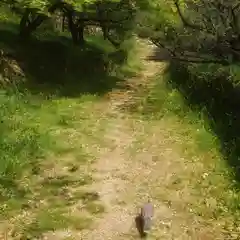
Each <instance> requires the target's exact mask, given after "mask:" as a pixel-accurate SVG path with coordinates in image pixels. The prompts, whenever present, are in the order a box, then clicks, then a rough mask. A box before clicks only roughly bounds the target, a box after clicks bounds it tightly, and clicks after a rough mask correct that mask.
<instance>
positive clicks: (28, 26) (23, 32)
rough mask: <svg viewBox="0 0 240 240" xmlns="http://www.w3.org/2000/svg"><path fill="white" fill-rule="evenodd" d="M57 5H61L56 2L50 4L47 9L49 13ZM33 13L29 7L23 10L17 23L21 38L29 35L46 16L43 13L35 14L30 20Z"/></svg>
mask: <svg viewBox="0 0 240 240" xmlns="http://www.w3.org/2000/svg"><path fill="white" fill-rule="evenodd" d="M58 7H61V3H56V4H53V5H52V6H50V8H49V9H48V12H49V13H53V12H54V11H55V10H56V9H57V8H58ZM32 14H33V13H32V12H31V10H30V9H26V11H25V12H24V14H23V16H22V19H21V21H20V25H19V28H20V29H19V36H20V37H21V38H22V39H27V38H29V37H30V36H31V33H32V32H33V31H35V30H36V29H37V28H38V27H39V26H40V25H41V24H42V22H43V21H44V20H45V19H47V16H45V15H43V14H37V15H36V16H35V17H34V18H33V19H31V20H30V16H31V15H32Z"/></svg>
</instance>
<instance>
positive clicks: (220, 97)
mask: <svg viewBox="0 0 240 240" xmlns="http://www.w3.org/2000/svg"><path fill="white" fill-rule="evenodd" d="M234 67H235V73H238V70H237V68H236V66H234ZM230 70H232V66H230V67H226V68H224V67H222V66H218V65H207V64H205V65H201V66H200V65H185V64H179V63H176V62H170V64H169V65H168V66H167V67H166V70H165V73H164V75H162V73H161V74H160V75H159V76H158V77H157V78H156V80H155V84H153V85H152V87H150V88H149V89H148V90H146V89H145V91H143V93H142V96H141V98H140V100H139V101H138V102H137V103H136V104H135V105H134V106H130V111H131V112H133V113H134V114H136V113H137V114H139V113H140V114H141V117H142V118H143V119H144V120H145V121H147V122H148V124H149V125H150V124H151V122H153V123H154V124H155V123H156V122H157V121H164V122H168V123H169V124H166V127H169V128H171V132H172V134H173V136H172V138H173V142H174V144H176V145H180V149H181V151H182V155H183V156H184V158H186V159H187V160H186V161H187V162H186V163H185V164H186V169H188V171H187V173H186V175H185V176H178V177H177V178H178V179H179V183H180V182H181V181H183V179H187V186H188V189H191V194H192V196H194V197H196V201H195V202H194V201H193V200H189V199H187V200H186V201H187V202H188V207H189V209H188V210H189V211H190V212H191V213H193V214H194V215H195V216H200V217H202V218H203V219H204V221H205V222H204V224H205V225H206V226H208V225H209V226H212V227H214V226H217V225H218V224H219V226H221V232H222V234H224V236H225V237H226V238H229V237H230V238H233V239H236V238H237V237H238V236H239V231H240V230H239V221H240V211H239V210H240V209H239V202H240V195H239V150H238V149H239V143H238V141H239V124H238V122H239V121H238V120H239V111H238V106H239V100H238V99H239V96H238V85H237V84H236V81H238V75H237V74H233V71H230ZM136 111H137V112H136ZM137 117H139V115H137ZM172 123H174V124H172ZM174 129H175V130H174ZM169 131H170V129H169ZM192 164H193V166H192ZM189 172H190V173H189ZM187 174H189V176H188V175H187ZM176 182H178V181H176ZM168 187H169V188H172V187H173V188H174V189H176V190H180V189H181V185H179V186H178V184H177V183H175V182H174V183H173V184H172V185H170V186H168Z"/></svg>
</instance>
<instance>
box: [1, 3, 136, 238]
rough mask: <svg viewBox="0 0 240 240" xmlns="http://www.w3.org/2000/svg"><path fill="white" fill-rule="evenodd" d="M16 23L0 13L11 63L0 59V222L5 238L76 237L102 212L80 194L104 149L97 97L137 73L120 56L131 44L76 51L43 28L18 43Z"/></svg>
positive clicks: (95, 200) (98, 43)
mask: <svg viewBox="0 0 240 240" xmlns="http://www.w3.org/2000/svg"><path fill="white" fill-rule="evenodd" d="M18 21H19V19H18V16H15V15H13V14H12V13H11V12H10V11H9V10H8V9H7V8H6V9H5V8H3V7H2V8H1V14H0V33H1V39H0V48H1V49H2V50H3V51H4V53H6V54H9V55H11V57H8V56H7V57H5V56H4V58H2V59H1V61H0V74H1V76H0V77H1V91H0V193H1V194H0V215H1V217H0V218H1V221H2V222H5V221H6V225H7V227H9V226H8V224H7V222H11V223H13V225H12V227H11V232H12V235H13V238H18V237H21V239H29V238H30V239H32V238H36V237H41V236H42V235H44V234H46V233H48V232H51V231H55V230H63V229H67V228H70V229H73V230H74V229H75V230H78V231H80V230H82V229H84V228H88V227H89V226H90V224H91V222H92V219H93V218H94V217H95V215H97V214H101V213H103V212H104V210H105V209H104V206H103V205H102V203H101V202H100V199H99V196H98V195H97V194H96V193H95V192H90V191H89V192H86V191H85V190H84V188H86V187H87V186H88V185H91V184H92V182H93V181H94V179H93V176H92V169H91V164H92V163H93V162H94V161H95V158H96V154H97V151H98V148H100V147H101V146H104V144H105V143H104V141H103V140H102V136H103V134H104V132H105V131H106V129H107V125H108V119H106V116H105V115H104V111H103V106H102V105H103V103H104V101H105V100H103V98H102V96H104V95H105V94H106V93H108V92H109V91H111V90H112V89H113V88H116V87H117V84H118V83H119V82H122V81H124V79H125V77H126V75H130V74H134V72H136V71H137V69H136V68H135V69H133V68H132V67H131V66H130V64H131V61H129V60H128V59H129V57H128V54H127V51H128V50H129V48H130V47H133V46H134V41H133V40H128V41H126V43H124V45H123V46H122V49H120V50H118V51H116V49H114V48H113V47H112V46H111V44H110V43H108V42H106V41H103V39H102V37H101V36H86V40H87V44H86V46H85V48H84V49H81V48H79V47H74V46H73V45H72V42H71V39H70V38H69V36H68V35H67V34H58V33H56V32H55V33H52V32H50V31H46V32H43V29H44V28H46V26H43V27H41V28H39V30H38V31H37V32H36V33H35V34H33V36H32V38H31V39H30V40H29V41H28V42H27V43H26V44H25V43H22V42H19V41H18V36H17V33H18V30H17V29H18V25H17V23H18ZM15 59H16V60H15ZM106 67H107V68H106ZM124 68H125V69H128V71H124ZM4 69H7V71H3V70H4ZM86 169H87V172H86ZM79 209H80V210H79ZM82 209H83V210H84V211H82ZM70 210H71V211H73V214H70V213H69V212H70ZM3 225H4V224H3Z"/></svg>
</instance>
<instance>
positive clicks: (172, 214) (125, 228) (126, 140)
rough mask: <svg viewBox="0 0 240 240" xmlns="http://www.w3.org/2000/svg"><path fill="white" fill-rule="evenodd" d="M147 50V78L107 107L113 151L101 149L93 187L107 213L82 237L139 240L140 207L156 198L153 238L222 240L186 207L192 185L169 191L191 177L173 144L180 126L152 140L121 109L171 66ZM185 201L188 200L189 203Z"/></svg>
mask: <svg viewBox="0 0 240 240" xmlns="http://www.w3.org/2000/svg"><path fill="white" fill-rule="evenodd" d="M144 46H145V47H144V49H143V51H142V52H141V56H140V57H141V59H142V62H143V70H142V73H141V76H140V77H139V76H138V77H134V78H131V79H129V80H128V81H127V85H128V86H129V88H128V89H129V90H128V91H126V90H124V89H123V90H115V91H113V92H112V93H111V94H110V100H109V101H108V103H107V104H106V109H105V111H107V114H106V115H109V126H108V131H107V132H106V134H105V136H103V139H104V140H105V141H106V142H107V147H106V148H105V149H100V150H99V157H98V160H97V162H96V164H95V165H94V168H95V173H96V175H95V178H96V182H95V184H94V185H93V186H92V188H93V190H94V191H97V192H98V193H99V195H100V199H101V201H102V202H103V204H104V205H105V207H106V212H105V213H104V214H103V215H102V216H101V217H100V218H98V219H97V220H96V221H95V224H94V226H93V227H92V229H91V230H86V231H83V232H81V235H80V237H81V239H84V240H85V239H86V240H131V239H139V236H138V233H137V231H136V228H135V222H134V220H135V217H136V215H137V213H138V211H139V207H140V206H141V205H142V204H143V203H144V202H145V201H147V199H148V198H150V199H151V201H152V203H153V204H154V207H155V216H154V226H153V229H152V231H151V233H150V236H149V238H148V239H161V240H162V239H163V240H164V239H166V240H172V239H174V240H185V239H199V240H203V239H204V240H209V239H222V238H218V237H217V236H219V235H214V234H212V232H211V231H212V230H211V229H208V228H207V227H205V226H204V225H203V223H202V222H201V221H200V220H199V219H198V217H196V216H195V215H192V214H191V213H190V212H189V209H188V208H187V203H186V202H188V200H189V199H191V198H192V197H191V196H190V194H189V190H188V187H189V186H188V185H187V183H186V186H184V187H183V188H182V189H181V190H175V189H169V186H171V184H172V181H173V180H172V179H173V178H175V177H176V176H177V175H185V169H186V162H187V161H186V160H185V159H184V158H183V157H182V155H181V154H180V153H179V152H178V149H177V146H176V145H174V144H173V138H174V136H173V135H174V130H172V131H171V128H172V127H173V126H174V123H169V122H166V121H168V120H164V119H163V120H158V121H157V122H156V123H155V122H152V123H151V133H150V134H151V135H146V134H145V129H144V128H145V127H146V122H145V123H143V122H141V119H138V118H133V117H132V116H131V115H130V114H128V113H127V112H124V111H122V110H121V109H122V106H124V105H125V104H126V103H129V102H131V101H132V100H133V102H134V101H136V100H137V99H134V98H135V97H138V95H137V94H135V92H136V91H137V90H136V89H138V87H140V88H141V89H144V88H150V87H151V79H152V78H154V77H155V75H156V74H159V73H160V72H161V71H162V70H164V68H165V66H166V65H165V64H164V63H157V62H153V61H151V62H150V61H148V60H146V58H147V56H149V55H151V53H152V51H153V48H152V46H151V45H146V44H145V45H144ZM153 83H154V81H153ZM144 124H145V125H144ZM171 124H172V125H171ZM139 136H142V140H141V144H142V148H140V150H139V149H138V150H136V149H133V152H134V154H133V155H132V154H131V148H132V147H133V145H134V144H136V142H137V141H139ZM188 168H189V171H192V169H193V167H192V166H191V164H190V163H188ZM184 198H187V201H185V202H184ZM168 199H169V200H168ZM191 201H196V199H191ZM173 203H174V206H172V204H173ZM203 226H204V227H203Z"/></svg>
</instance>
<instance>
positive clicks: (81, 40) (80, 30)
mask: <svg viewBox="0 0 240 240" xmlns="http://www.w3.org/2000/svg"><path fill="white" fill-rule="evenodd" d="M78 24H79V26H78V29H77V30H78V43H79V44H80V46H83V45H84V44H85V40H84V27H85V26H84V22H83V21H79V23H78Z"/></svg>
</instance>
